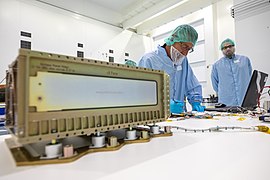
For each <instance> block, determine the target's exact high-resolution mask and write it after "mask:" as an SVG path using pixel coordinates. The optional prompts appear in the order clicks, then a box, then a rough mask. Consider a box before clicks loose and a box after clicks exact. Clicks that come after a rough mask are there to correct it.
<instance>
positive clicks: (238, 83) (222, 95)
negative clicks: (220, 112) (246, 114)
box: [211, 39, 252, 106]
mask: <svg viewBox="0 0 270 180" xmlns="http://www.w3.org/2000/svg"><path fill="white" fill-rule="evenodd" d="M234 46H235V43H234V41H233V40H231V39H225V40H224V41H223V42H222V43H221V45H220V50H221V51H222V53H223V55H224V56H223V57H222V58H220V59H219V60H218V61H217V62H215V64H214V65H213V68H212V74H211V79H212V85H213V89H214V90H215V91H216V92H217V95H218V102H219V103H221V104H225V105H226V106H241V105H242V101H243V99H244V96H245V93H246V90H247V87H248V84H249V81H250V77H251V73H252V67H251V63H250V60H249V58H248V57H246V56H242V55H238V54H235V47H234Z"/></svg>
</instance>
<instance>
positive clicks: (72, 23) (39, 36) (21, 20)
mask: <svg viewBox="0 0 270 180" xmlns="http://www.w3.org/2000/svg"><path fill="white" fill-rule="evenodd" d="M21 31H26V32H30V33H32V38H31V39H29V38H22V37H21V36H20V32H21ZM0 39H1V43H0V60H1V66H0V81H1V80H2V79H3V78H4V77H5V71H6V70H7V68H8V65H9V64H10V63H11V62H12V61H13V60H15V58H16V56H17V54H18V49H19V48H20V40H21V39H26V40H30V41H31V43H32V50H37V51H46V52H51V53H58V54H65V55H69V56H76V55H77V50H79V48H78V47H77V43H83V44H84V47H83V48H82V49H81V50H83V51H84V57H85V58H94V59H100V60H104V61H108V56H109V53H108V52H109V49H112V50H114V53H113V56H114V57H115V62H117V63H124V58H125V57H124V54H125V52H128V53H129V55H130V56H129V59H133V60H139V58H140V57H141V56H142V55H143V54H144V52H145V51H149V47H150V46H149V43H151V41H152V40H151V39H150V38H149V37H145V36H142V35H137V34H135V33H133V32H130V31H123V30H122V29H120V28H118V27H114V26H111V25H107V24H104V23H101V22H97V21H94V20H91V19H88V18H85V17H80V16H77V15H75V14H72V13H69V12H66V11H63V10H60V9H57V8H53V7H46V6H42V5H38V3H33V2H32V1H26V0H1V1H0ZM143 44H145V45H143ZM110 55H111V54H110Z"/></svg>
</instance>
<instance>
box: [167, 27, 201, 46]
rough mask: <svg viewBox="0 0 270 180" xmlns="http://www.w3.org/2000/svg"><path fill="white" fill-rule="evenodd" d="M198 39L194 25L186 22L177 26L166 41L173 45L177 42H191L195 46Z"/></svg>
mask: <svg viewBox="0 0 270 180" xmlns="http://www.w3.org/2000/svg"><path fill="white" fill-rule="evenodd" d="M197 39H198V33H197V31H196V30H195V29H194V28H193V27H192V26H190V25H187V24H184V25H180V26H178V27H177V28H175V29H174V30H173V31H172V33H171V35H170V36H169V37H168V38H167V39H165V40H164V41H165V42H166V44H167V45H168V46H171V45H173V44H174V43H175V42H191V43H192V44H193V46H195V44H196V42H197Z"/></svg>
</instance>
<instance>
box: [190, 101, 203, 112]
mask: <svg viewBox="0 0 270 180" xmlns="http://www.w3.org/2000/svg"><path fill="white" fill-rule="evenodd" d="M191 105H192V111H198V112H204V109H205V106H202V105H201V103H200V102H194V103H192V104H191Z"/></svg>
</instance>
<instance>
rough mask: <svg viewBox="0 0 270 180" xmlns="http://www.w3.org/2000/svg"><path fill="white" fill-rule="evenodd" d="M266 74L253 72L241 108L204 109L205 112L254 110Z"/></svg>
mask: <svg viewBox="0 0 270 180" xmlns="http://www.w3.org/2000/svg"><path fill="white" fill-rule="evenodd" d="M267 78H268V74H266V73H264V72H261V71H258V70H254V71H253V73H252V76H251V79H250V81H249V85H248V88H247V91H246V94H245V97H244V99H243V102H242V105H241V106H225V105H224V106H225V107H220V108H217V107H216V108H205V111H217V112H233V113H236V112H243V111H246V110H254V109H255V108H256V107H257V104H258V100H259V97H260V94H261V93H262V91H263V88H264V85H265V83H266V82H267Z"/></svg>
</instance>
